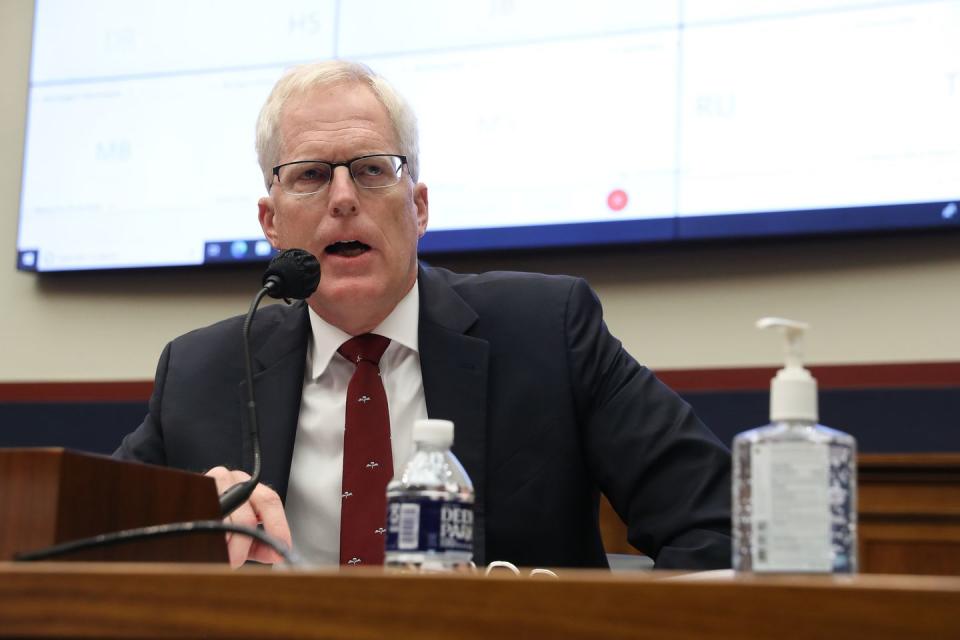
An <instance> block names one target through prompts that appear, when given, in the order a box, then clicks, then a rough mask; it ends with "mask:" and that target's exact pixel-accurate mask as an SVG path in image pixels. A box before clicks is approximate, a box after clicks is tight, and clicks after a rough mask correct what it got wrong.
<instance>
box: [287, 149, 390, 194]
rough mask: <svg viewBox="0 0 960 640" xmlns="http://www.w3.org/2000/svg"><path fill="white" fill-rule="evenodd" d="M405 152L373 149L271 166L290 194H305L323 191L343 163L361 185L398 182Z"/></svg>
mask: <svg viewBox="0 0 960 640" xmlns="http://www.w3.org/2000/svg"><path fill="white" fill-rule="evenodd" d="M405 164H407V156H400V155H394V154H388V153H376V154H373V155H368V156H360V157H359V158H354V159H353V160H347V161H346V162H324V161H322V160H297V161H296V162H287V163H285V164H281V165H278V166H276V167H274V168H273V175H275V176H276V177H277V182H279V183H280V188H281V189H283V192H284V193H288V194H290V195H292V196H308V195H311V194H313V193H319V192H320V191H323V190H324V189H325V188H326V187H327V185H329V184H330V181H331V180H333V172H334V170H335V169H336V168H337V167H346V168H347V170H348V171H349V172H350V175H351V176H352V177H353V182H354V183H355V184H356V185H357V186H358V187H362V188H364V189H383V188H385V187H392V186H393V185H395V184H397V183H398V182H400V174H401V173H402V171H403V165H405Z"/></svg>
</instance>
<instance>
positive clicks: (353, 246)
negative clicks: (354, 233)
mask: <svg viewBox="0 0 960 640" xmlns="http://www.w3.org/2000/svg"><path fill="white" fill-rule="evenodd" d="M323 251H324V253H327V254H329V255H333V256H343V257H344V258H355V257H356V256H359V255H361V254H364V253H366V252H367V251H370V245H368V244H364V243H362V242H360V241H359V240H340V241H338V242H334V243H333V244H330V245H327V248H326V249H324V250H323Z"/></svg>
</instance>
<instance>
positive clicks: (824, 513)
mask: <svg viewBox="0 0 960 640" xmlns="http://www.w3.org/2000/svg"><path fill="white" fill-rule="evenodd" d="M757 328H759V329H778V330H780V331H782V332H783V335H784V337H785V340H786V366H784V368H783V369H781V370H780V371H779V372H777V375H776V377H774V379H773V381H772V383H771V386H770V423H771V424H769V425H767V426H765V427H758V428H756V429H751V430H750V431H745V432H743V433H741V434H739V435H737V437H736V438H734V440H733V568H734V570H736V571H754V572H768V573H769V572H805V573H855V572H856V570H857V480H856V442H855V441H854V439H853V437H851V436H850V435H848V434H846V433H843V432H841V431H835V430H834V429H829V428H827V427H824V426H823V425H819V424H817V418H818V416H817V381H816V380H815V379H814V378H813V376H811V375H810V372H809V371H807V370H806V369H804V368H803V363H802V359H801V350H800V342H801V338H802V337H803V333H804V331H806V330H807V328H808V326H807V325H806V324H804V323H802V322H795V321H792V320H784V319H781V318H762V319H761V320H759V321H758V322H757Z"/></svg>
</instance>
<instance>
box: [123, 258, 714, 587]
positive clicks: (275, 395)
mask: <svg viewBox="0 0 960 640" xmlns="http://www.w3.org/2000/svg"><path fill="white" fill-rule="evenodd" d="M419 286H420V328H419V337H420V363H421V369H422V373H423V387H424V392H425V395H426V404H427V413H428V415H429V416H430V417H431V418H444V419H449V420H452V421H453V422H454V424H455V425H456V426H455V444H454V453H455V454H456V455H457V457H458V458H459V459H460V461H461V462H462V463H463V465H464V467H465V468H466V470H467V473H469V475H470V477H471V478H472V480H473V482H474V485H475V489H476V506H475V509H476V513H475V534H474V538H475V540H474V547H475V549H474V557H475V560H476V561H477V563H478V564H480V563H485V562H490V561H492V560H509V561H511V562H513V563H515V564H517V565H525V566H579V567H583V566H606V557H605V555H604V550H603V546H602V543H601V539H600V533H599V529H598V524H597V509H598V499H599V492H601V491H602V492H603V493H604V494H605V495H606V496H607V497H608V498H609V500H610V502H611V503H612V504H613V506H614V508H615V509H616V511H617V513H619V515H620V516H621V518H623V520H624V521H625V522H626V523H627V525H628V538H629V540H630V542H631V543H632V544H633V545H634V546H636V547H637V548H638V549H641V550H642V551H644V552H646V553H647V554H648V555H650V556H651V557H653V558H654V559H655V560H656V566H657V568H683V569H713V568H722V567H728V566H729V565H730V537H729V534H730V456H729V452H728V451H727V449H726V448H725V447H724V446H723V445H722V444H721V443H720V442H719V441H718V440H717V439H716V438H715V437H714V435H713V434H712V433H711V432H710V431H709V430H707V428H706V427H705V426H704V425H703V424H702V423H701V422H700V421H699V420H698V419H697V417H696V416H695V415H694V413H693V411H692V410H691V408H690V407H689V405H687V404H686V403H685V402H684V401H683V400H681V399H680V398H679V397H678V396H677V395H676V394H674V393H673V392H672V391H671V390H669V389H668V388H667V387H665V386H664V385H663V384H661V383H660V382H659V381H658V380H657V379H656V378H655V377H654V375H653V374H652V373H651V372H650V371H649V370H648V369H646V368H645V367H643V366H641V365H639V364H638V363H637V362H636V361H635V360H634V359H633V358H632V357H631V356H630V355H629V354H628V353H626V351H624V350H623V348H622V347H621V345H620V342H619V341H618V340H616V339H615V338H614V337H612V336H611V335H610V334H609V332H608V331H607V328H606V325H605V324H604V322H603V319H602V313H601V308H600V304H599V301H598V300H597V298H596V296H595V294H594V293H593V291H592V290H591V289H590V287H589V286H588V285H587V284H586V283H585V282H584V281H583V280H581V279H578V278H571V277H566V276H545V275H539V274H527V273H508V272H496V273H487V274H482V275H460V274H455V273H452V272H449V271H446V270H444V269H438V268H432V267H428V266H426V265H421V266H420V273H419ZM242 322H243V318H242V317H237V318H231V319H228V320H224V321H223V322H219V323H217V324H214V325H212V326H210V327H206V328H204V329H198V330H196V331H193V332H191V333H188V334H186V335H184V336H181V337H180V338H177V339H176V340H174V341H173V342H171V343H170V344H168V345H167V347H166V349H165V350H164V352H163V355H162V356H161V358H160V362H159V365H158V367H157V376H156V383H155V388H154V393H153V396H152V398H151V400H150V410H149V413H148V415H147V417H146V419H145V420H144V422H143V424H141V425H140V427H139V428H138V429H137V430H136V431H134V432H133V433H131V434H130V435H128V436H127V437H126V438H125V439H124V440H123V443H122V444H121V446H120V448H119V449H118V450H117V452H116V453H115V454H114V455H116V456H117V457H120V458H124V459H133V460H140V461H143V462H149V463H154V464H161V465H169V466H173V467H179V468H182V469H188V470H194V471H205V470H206V469H209V468H212V467H214V466H217V465H225V466H227V467H229V468H246V469H248V470H249V467H250V464H251V463H250V460H251V454H250V444H249V441H248V439H247V437H246V436H245V434H246V433H247V419H246V411H245V407H244V398H245V397H246V389H245V383H244V382H243V380H244V378H245V375H244V367H243V352H242V342H241V326H242ZM309 333H310V322H309V319H308V316H307V309H306V306H305V304H304V303H302V302H298V303H295V304H293V305H290V306H286V305H272V306H269V307H266V308H264V309H262V310H261V311H260V312H259V313H258V315H257V318H256V320H255V322H254V324H253V328H252V331H251V339H252V345H253V346H252V353H253V354H255V355H254V367H255V378H254V387H255V391H256V398H257V409H258V411H257V415H258V416H259V423H260V428H261V431H262V438H261V440H262V443H263V445H262V446H263V449H262V450H263V481H264V482H265V483H267V484H269V485H270V486H272V487H273V488H274V489H275V490H276V491H277V492H278V493H279V494H280V496H281V497H284V496H285V494H286V490H287V479H288V475H289V471H290V461H291V456H292V453H293V445H294V437H295V434H296V431H297V419H298V412H299V408H300V396H301V390H302V384H303V374H304V366H305V362H306V353H307V343H308V337H309Z"/></svg>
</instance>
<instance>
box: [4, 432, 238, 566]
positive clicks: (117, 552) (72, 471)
mask: <svg viewBox="0 0 960 640" xmlns="http://www.w3.org/2000/svg"><path fill="white" fill-rule="evenodd" d="M211 518H212V519H217V520H219V519H220V507H219V502H218V500H217V492H216V484H215V483H214V481H213V479H212V478H204V477H202V476H199V475H197V474H194V473H187V472H185V471H179V470H176V469H167V468H161V467H155V466H151V465H143V464H134V463H128V462H120V461H118V460H113V459H111V458H108V457H106V456H96V455H92V454H80V453H76V452H71V451H65V450H63V449H4V450H0V559H10V558H12V557H13V556H14V554H15V553H17V552H23V551H34V550H37V549H40V548H43V547H47V546H50V545H53V544H57V543H61V542H66V541H71V540H75V539H78V538H86V537H89V536H95V535H99V534H102V533H108V532H111V531H118V530H121V529H129V528H134V527H144V526H149V525H155V524H164V523H169V522H182V521H187V520H203V519H211ZM70 558H71V559H86V560H144V559H150V560H155V561H179V562H185V561H193V562H214V561H222V562H226V561H227V556H226V545H225V543H224V537H223V534H222V533H219V532H211V533H201V534H192V535H190V536H189V538H184V537H179V538H163V539H159V538H157V539H152V540H149V541H138V542H132V543H125V544H122V545H115V546H113V547H102V548H99V549H91V550H87V551H81V552H76V553H74V554H72V555H71V556H70Z"/></svg>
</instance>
